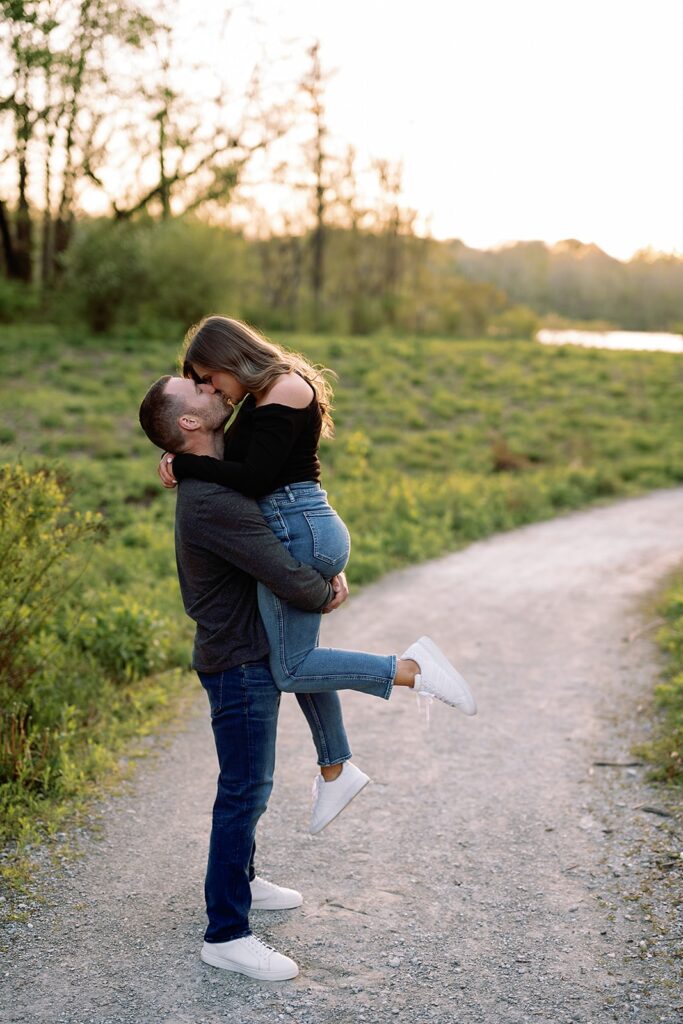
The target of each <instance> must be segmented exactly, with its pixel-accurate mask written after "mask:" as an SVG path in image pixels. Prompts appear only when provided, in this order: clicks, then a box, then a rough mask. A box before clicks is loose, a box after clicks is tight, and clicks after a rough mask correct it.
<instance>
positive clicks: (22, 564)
mask: <svg viewBox="0 0 683 1024" xmlns="http://www.w3.org/2000/svg"><path fill="white" fill-rule="evenodd" d="M101 530H102V523H101V521H100V519H99V517H98V516H96V515H93V514H92V513H89V512H86V513H84V514H82V515H81V514H78V513H72V512H70V510H69V509H68V506H67V502H66V494H65V491H64V488H63V487H62V486H61V485H60V483H59V481H58V480H57V478H56V476H55V475H54V474H53V473H51V472H49V471H48V470H45V469H43V470H38V471H37V472H33V473H29V472H28V471H27V470H26V469H24V467H23V466H21V465H16V466H10V465H5V466H1V467H0V593H1V594H2V597H0V678H2V686H3V688H4V689H5V690H6V691H7V692H8V693H10V694H20V693H22V692H23V691H24V690H25V689H26V688H27V686H28V685H29V683H30V681H31V678H32V677H33V676H34V675H35V674H36V673H38V672H39V671H40V668H41V660H42V656H43V651H42V648H43V646H44V645H43V639H44V634H45V633H46V631H47V632H49V631H50V630H51V628H52V624H53V622H54V617H55V613H56V612H57V611H58V609H59V608H60V606H61V605H62V604H63V603H64V602H65V600H66V598H67V595H68V594H69V591H70V590H71V589H72V588H73V585H74V583H75V582H76V580H77V578H78V575H79V571H80V568H81V566H80V564H79V563H78V562H75V561H74V558H73V557H72V555H73V549H74V548H76V547H79V546H80V547H82V546H83V544H84V543H85V542H86V541H92V540H93V539H94V538H95V537H96V536H97V535H98V534H99V533H100V532H101Z"/></svg>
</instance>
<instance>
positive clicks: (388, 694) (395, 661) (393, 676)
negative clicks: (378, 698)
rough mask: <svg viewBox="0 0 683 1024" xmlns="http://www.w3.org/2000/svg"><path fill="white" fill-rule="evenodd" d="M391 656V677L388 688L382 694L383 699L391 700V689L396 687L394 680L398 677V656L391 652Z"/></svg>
mask: <svg viewBox="0 0 683 1024" xmlns="http://www.w3.org/2000/svg"><path fill="white" fill-rule="evenodd" d="M389 657H390V658H391V679H390V680H389V681H388V683H387V688H386V690H385V692H384V694H383V695H382V699H383V700H389V698H390V697H391V691H392V690H393V688H394V680H395V679H396V669H397V667H398V657H397V656H396V655H395V654H390V655H389Z"/></svg>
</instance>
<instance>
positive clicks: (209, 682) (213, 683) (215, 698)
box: [197, 672, 223, 717]
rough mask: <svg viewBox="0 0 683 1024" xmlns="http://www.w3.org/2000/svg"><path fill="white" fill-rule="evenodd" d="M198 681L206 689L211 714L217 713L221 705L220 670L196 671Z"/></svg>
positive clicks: (221, 686)
mask: <svg viewBox="0 0 683 1024" xmlns="http://www.w3.org/2000/svg"><path fill="white" fill-rule="evenodd" d="M197 675H198V676H199V682H200V683H201V684H202V686H203V687H204V689H205V690H206V695H207V697H208V698H209V707H210V708H211V716H212V717H213V716H214V715H217V714H218V713H219V711H220V710H221V708H222V707H223V673H222V672H211V673H209V672H198V673H197Z"/></svg>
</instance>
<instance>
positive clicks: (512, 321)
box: [488, 306, 540, 341]
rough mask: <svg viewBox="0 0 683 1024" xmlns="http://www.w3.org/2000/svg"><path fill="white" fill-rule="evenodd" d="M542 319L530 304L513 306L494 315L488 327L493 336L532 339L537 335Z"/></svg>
mask: <svg viewBox="0 0 683 1024" xmlns="http://www.w3.org/2000/svg"><path fill="white" fill-rule="evenodd" d="M539 324H540V320H539V318H538V316H537V315H536V313H534V311H533V309H529V307H528V306H512V308H511V309H506V310H504V311H503V312H502V313H499V314H498V316H494V317H493V318H492V319H491V321H490V323H489V327H488V333H489V335H490V336H491V337H492V338H506V339H507V338H521V339H525V340H528V341H531V340H532V339H533V338H535V337H536V332H537V331H538V328H539Z"/></svg>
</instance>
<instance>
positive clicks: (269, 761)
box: [198, 658, 280, 942]
mask: <svg viewBox="0 0 683 1024" xmlns="http://www.w3.org/2000/svg"><path fill="white" fill-rule="evenodd" d="M198 675H199V679H200V681H201V684H202V686H203V687H204V689H205V690H206V692H207V694H208V697H209V705H210V707H211V726H212V728H213V735H214V740H215V742H216V753H217V754H218V765H219V776H218V789H217V792H216V800H215V803H214V805H213V818H212V824H211V840H210V843H209V862H208V865H207V869H206V880H205V883H204V894H205V896H206V912H207V915H208V918H209V925H208V928H207V930H206V932H205V935H204V938H205V939H206V941H207V942H229V941H230V940H231V939H241V938H243V937H244V936H245V935H250V934H251V932H250V928H249V908H250V906H251V888H250V885H249V882H250V881H251V879H252V878H253V877H254V850H255V840H254V837H255V833H256V825H257V824H258V820H259V818H260V817H261V815H262V814H263V812H264V811H265V809H266V805H267V803H268V797H269V796H270V791H271V789H272V788H273V771H274V769H275V737H276V733H277V715H278V708H279V705H280V691H279V690H278V688H277V687H276V686H275V684H274V682H273V677H272V676H271V674H270V669H269V668H268V662H267V660H266V659H265V658H264V659H263V660H262V661H257V662H253V663H251V664H248V665H240V666H238V667H237V668H232V669H229V670H227V671H226V672H215V673H212V674H207V673H205V672H199V673H198Z"/></svg>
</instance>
